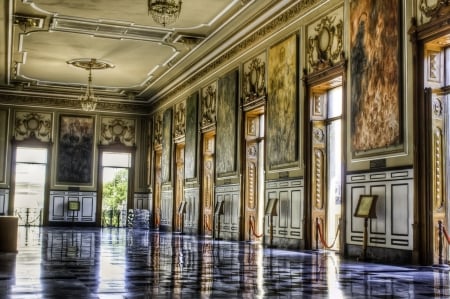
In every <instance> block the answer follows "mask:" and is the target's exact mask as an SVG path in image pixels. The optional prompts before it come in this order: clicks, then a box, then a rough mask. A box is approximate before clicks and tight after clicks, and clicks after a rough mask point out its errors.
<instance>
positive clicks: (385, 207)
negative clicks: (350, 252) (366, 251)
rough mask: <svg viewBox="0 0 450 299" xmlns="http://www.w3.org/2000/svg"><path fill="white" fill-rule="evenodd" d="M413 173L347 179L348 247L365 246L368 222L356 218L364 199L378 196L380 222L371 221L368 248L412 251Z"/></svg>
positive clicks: (375, 173) (351, 176) (359, 174)
mask: <svg viewBox="0 0 450 299" xmlns="http://www.w3.org/2000/svg"><path fill="white" fill-rule="evenodd" d="M413 185H414V179H413V169H404V170H395V171H384V172H370V173H358V174H350V175H347V183H346V190H347V193H346V197H347V204H346V219H347V223H348V224H347V232H346V243H348V244H357V245H362V243H363V231H364V219H363V218H357V217H354V216H353V215H354V212H355V209H356V206H357V204H358V200H359V197H360V195H363V194H364V195H365V194H370V195H378V200H377V205H376V216H377V218H376V219H370V220H369V230H368V245H369V246H376V247H385V248H393V249H403V250H412V248H413V222H414V213H413V211H414V208H413V207H414V186H413Z"/></svg>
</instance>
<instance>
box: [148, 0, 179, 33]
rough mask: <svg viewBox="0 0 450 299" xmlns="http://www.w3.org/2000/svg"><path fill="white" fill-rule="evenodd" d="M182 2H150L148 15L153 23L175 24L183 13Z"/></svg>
mask: <svg viewBox="0 0 450 299" xmlns="http://www.w3.org/2000/svg"><path fill="white" fill-rule="evenodd" d="M181 3H182V2H181V0H179V1H178V3H177V1H176V0H148V14H149V15H151V16H152V19H153V21H155V22H156V23H158V24H161V25H163V26H164V27H166V25H169V24H172V23H174V22H175V21H176V20H177V19H178V17H179V16H180V12H181Z"/></svg>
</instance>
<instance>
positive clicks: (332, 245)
mask: <svg viewBox="0 0 450 299" xmlns="http://www.w3.org/2000/svg"><path fill="white" fill-rule="evenodd" d="M310 94H311V95H310V103H309V105H310V113H311V115H310V119H311V128H310V133H309V134H310V140H311V142H310V144H311V149H310V153H309V155H310V158H309V161H310V162H309V163H310V169H311V172H310V174H309V178H310V181H311V185H310V190H311V191H310V192H311V203H310V206H311V227H312V230H311V241H312V242H311V244H310V246H311V248H324V249H331V250H336V251H338V250H340V243H341V241H342V240H343V238H342V234H341V233H340V230H341V225H340V222H341V215H342V210H343V206H342V193H343V191H342V190H343V186H342V182H343V173H344V171H343V165H344V161H345V159H344V154H343V150H342V149H343V145H344V142H343V136H344V135H343V125H342V114H343V102H344V101H343V88H342V77H341V76H338V77H331V78H330V79H329V80H326V81H324V82H320V83H317V84H315V85H313V86H311V87H310ZM339 236H340V238H339Z"/></svg>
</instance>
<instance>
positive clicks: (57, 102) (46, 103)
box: [0, 91, 150, 115]
mask: <svg viewBox="0 0 450 299" xmlns="http://www.w3.org/2000/svg"><path fill="white" fill-rule="evenodd" d="M0 103H2V104H5V105H12V106H15V107H20V106H23V107H32V106H35V107H48V108H52V109H65V110H79V111H81V104H80V101H79V100H78V99H73V98H69V97H65V96H60V95H58V96H54V97H50V96H44V95H42V96H36V95H35V96H30V95H27V94H23V95H21V94H11V93H9V92H5V91H2V92H0ZM95 110H96V111H97V112H100V111H108V112H111V113H112V112H118V111H119V112H120V113H130V114H139V115H146V114H148V113H149V112H150V108H149V107H148V104H146V103H139V104H136V103H132V102H118V101H106V99H103V101H100V102H98V104H97V107H96V108H95Z"/></svg>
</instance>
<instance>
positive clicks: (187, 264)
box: [0, 227, 450, 299]
mask: <svg viewBox="0 0 450 299" xmlns="http://www.w3.org/2000/svg"><path fill="white" fill-rule="evenodd" d="M18 250H19V251H18V253H17V254H15V253H0V298H14V299H15V298H55V299H56V298H62V299H71V298H77V299H79V298H82V299H84V298H189V299H194V298H432V297H436V298H450V290H449V288H450V279H449V269H448V268H445V267H408V266H389V265H381V264H372V263H364V262H356V261H352V260H344V259H341V258H339V257H338V256H337V255H335V254H334V253H333V252H326V251H320V252H313V251H308V252H297V251H288V250H279V249H270V248H263V247H262V246H261V245H260V244H258V243H249V242H229V241H217V240H212V239H203V238H199V237H197V236H187V235H181V234H168V233H159V232H155V231H148V230H133V229H117V228H103V229H100V228H64V229H63V228H24V227H20V228H19V246H18Z"/></svg>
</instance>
